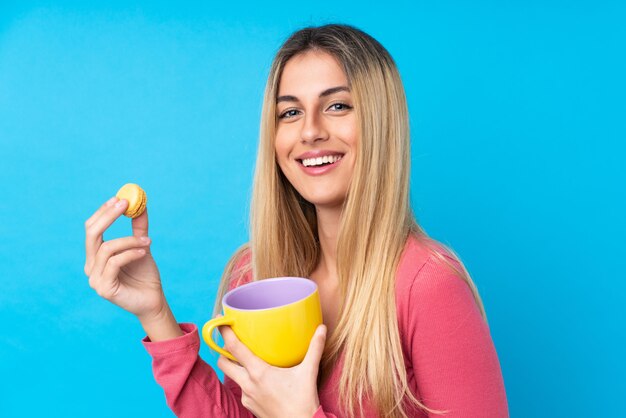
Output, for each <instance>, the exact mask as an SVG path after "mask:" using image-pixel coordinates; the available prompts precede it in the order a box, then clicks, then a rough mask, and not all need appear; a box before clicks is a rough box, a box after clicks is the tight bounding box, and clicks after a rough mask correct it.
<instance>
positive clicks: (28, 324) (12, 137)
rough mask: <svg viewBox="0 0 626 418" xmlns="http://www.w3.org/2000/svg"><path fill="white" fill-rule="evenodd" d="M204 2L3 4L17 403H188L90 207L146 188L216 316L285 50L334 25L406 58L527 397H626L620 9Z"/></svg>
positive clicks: (563, 400) (443, 185)
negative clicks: (159, 373)
mask: <svg viewBox="0 0 626 418" xmlns="http://www.w3.org/2000/svg"><path fill="white" fill-rule="evenodd" d="M197 3H198V4H193V3H188V4H186V5H184V6H176V7H174V6H172V5H168V4H165V3H164V4H159V3H157V2H148V1H145V2H126V1H125V2H122V1H118V2H110V3H109V4H108V5H107V6H106V7H105V6H94V7H90V6H89V7H87V6H85V5H84V4H83V3H79V2H56V4H52V3H49V4H46V3H42V2H39V3H26V2H17V1H16V2H8V3H7V2H6V1H3V2H1V3H0V192H1V197H2V198H1V199H0V238H1V239H0V324H1V327H0V376H2V377H3V378H2V379H1V380H0V416H3V417H4V416H6V417H17V416H35V415H47V416H55V417H56V416H58V417H68V416H70V417H82V416H92V417H111V416H121V417H131V416H155V417H170V416H172V414H171V412H169V409H168V408H167V406H166V405H165V402H164V398H163V395H162V391H161V389H160V388H159V387H158V386H157V385H156V383H155V382H154V380H153V377H152V374H151V367H150V358H149V356H148V355H147V353H146V352H145V351H144V349H143V347H142V345H141V344H140V339H141V338H142V337H143V331H142V329H141V327H140V326H139V323H138V322H137V320H136V319H135V318H134V317H133V316H132V315H131V314H128V313H126V312H124V311H121V310H120V309H119V308H117V307H115V306H113V305H111V304H109V303H108V302H106V301H104V300H102V299H100V298H99V297H98V296H97V295H96V294H95V292H93V291H92V289H91V288H90V287H89V286H88V283H87V278H86V277H85V275H84V273H83V264H84V221H85V220H86V219H87V218H88V217H89V216H90V215H91V213H92V212H93V211H95V210H96V209H97V207H98V206H99V205H100V204H102V203H103V202H104V201H105V200H107V199H108V198H109V197H111V196H112V195H113V194H114V193H115V192H116V191H117V189H118V188H119V187H120V186H121V185H122V184H124V183H126V182H137V183H139V184H141V185H142V186H143V187H144V188H145V189H146V190H147V192H148V196H149V207H150V224H151V225H150V226H151V233H150V235H151V237H152V239H153V245H152V248H153V253H154V256H155V258H156V260H157V262H158V265H159V268H160V270H161V276H162V279H163V282H164V287H165V291H166V294H167V296H168V298H169V301H170V304H171V305H172V309H173V311H174V313H175V314H176V316H177V319H178V320H179V321H181V322H182V321H188V322H195V323H197V324H202V323H203V322H204V321H205V320H207V319H208V318H209V317H210V309H211V307H212V304H213V300H214V294H215V291H216V287H217V283H218V280H219V277H220V274H221V271H222V268H223V267H224V264H225V263H226V261H227V259H228V257H229V255H230V254H231V253H232V251H233V250H234V249H235V248H237V247H238V246H239V245H240V244H241V243H242V242H244V241H246V236H247V230H246V224H247V214H248V198H249V194H250V188H251V180H252V172H253V166H254V159H255V153H256V145H257V135H258V126H259V116H260V109H261V100H262V92H263V88H264V83H265V77H266V75H267V72H268V69H269V65H270V62H271V59H272V56H273V53H274V52H275V51H276V50H277V48H278V47H279V45H280V44H281V42H282V41H283V40H284V39H285V38H286V37H287V36H288V35H289V34H290V33H291V32H292V31H294V30H296V29H299V28H300V27H302V26H304V25H307V24H323V23H329V22H342V23H350V24H353V25H356V26H357V27H360V28H362V29H363V30H365V31H366V32H368V33H370V34H371V35H373V36H374V37H376V38H377V39H378V40H379V41H380V42H381V43H382V44H383V45H385V46H386V47H387V49H388V50H389V51H390V52H391V54H392V55H393V56H394V58H395V59H396V61H397V64H398V66H399V68H400V71H401V75H402V78H403V80H404V83H405V87H406V89H407V95H408V101H409V109H410V113H411V128H412V139H413V148H412V156H413V166H412V167H413V168H412V201H413V204H414V206H415V211H416V214H417V216H418V219H419V221H420V222H421V224H422V226H423V227H424V228H425V230H426V231H427V232H428V233H430V234H431V235H432V236H433V237H435V238H437V239H439V240H441V241H442V242H445V243H446V244H448V245H450V246H452V247H453V248H454V249H455V250H456V251H457V252H458V253H459V255H460V256H461V258H462V260H463V261H464V262H465V263H466V266H467V267H468V269H469V271H470V273H471V274H472V276H473V278H474V281H475V282H476V284H477V286H478V288H479V291H480V292H481V295H482V297H483V300H484V303H485V306H486V309H487V314H488V316H489V323H490V327H491V332H492V336H493V339H494V342H495V345H496V348H497V350H498V353H499V357H500V362H501V365H502V370H503V374H504V378H505V384H506V388H507V393H508V398H509V405H510V410H511V415H512V416H514V417H557V416H558V417H575V416H576V417H578V416H580V417H588V416H620V415H621V416H625V415H626V407H625V406H624V403H623V400H622V399H621V398H623V395H624V393H626V385H625V383H624V375H625V374H626V366H625V362H624V359H623V354H624V350H623V348H622V345H623V344H624V342H625V340H626V338H625V326H624V319H625V318H624V317H625V315H624V313H625V310H624V307H623V305H624V304H623V297H624V294H625V290H626V285H625V284H624V283H625V280H624V279H626V274H625V273H624V272H625V271H626V269H625V267H626V266H625V262H624V258H625V257H624V256H623V252H624V249H625V245H624V236H625V234H626V223H625V221H624V218H623V216H624V214H625V213H626V212H625V209H626V208H625V206H626V205H625V202H626V199H625V197H624V192H625V180H626V175H625V170H624V168H623V160H624V159H625V151H626V147H625V146H624V141H625V140H626V127H625V116H626V101H625V100H624V97H625V96H626V82H625V77H624V74H626V54H625V53H624V51H625V49H624V45H625V41H626V29H625V28H626V25H624V21H625V20H626V19H625V17H626V6H624V4H623V3H622V4H619V2H617V1H615V2H592V1H587V2H565V1H563V2H545V1H544V2H540V1H526V2H516V3H514V2H500V1H478V2H462V1H450V0H448V1H441V2H417V3H415V4H413V5H410V6H409V5H403V4H401V3H397V4H396V3H394V6H393V7H384V6H382V5H381V4H379V3H372V4H370V5H367V4H366V5H363V2H361V1H359V2H340V3H337V2H312V3H311V2H306V3H305V4H304V5H303V4H301V3H298V2H281V3H275V4H274V5H273V6H272V7H269V6H266V7H261V6H258V5H252V4H249V5H246V4H242V3H240V2H236V3H233V5H232V6H230V5H229V4H230V3H231V2H225V3H223V4H210V5H208V4H206V5H200V4H199V3H200V2H197ZM202 3H209V2H202ZM227 3H228V4H227ZM79 4H82V5H79ZM389 4H390V5H391V4H392V3H389ZM620 164H621V165H622V166H621V167H620ZM129 234H130V221H129V220H128V219H126V218H122V219H120V220H118V221H117V222H116V223H115V224H114V225H113V226H112V227H111V228H110V230H108V231H107V233H106V234H105V239H111V238H117V237H122V236H126V235H129ZM201 355H202V356H203V357H204V358H205V359H207V360H208V361H210V362H212V363H213V364H215V360H216V357H215V356H214V355H213V354H212V353H210V352H209V350H208V348H207V347H206V346H205V345H204V344H203V346H202V350H201Z"/></svg>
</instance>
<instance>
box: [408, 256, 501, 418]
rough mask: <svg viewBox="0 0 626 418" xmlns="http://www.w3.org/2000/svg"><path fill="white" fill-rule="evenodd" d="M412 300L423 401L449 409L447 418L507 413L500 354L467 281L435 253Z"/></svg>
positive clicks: (413, 358)
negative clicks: (442, 262)
mask: <svg viewBox="0 0 626 418" xmlns="http://www.w3.org/2000/svg"><path fill="white" fill-rule="evenodd" d="M450 260H452V259H450ZM453 262H454V263H456V266H457V267H459V266H460V265H459V264H458V262H457V261H456V260H453ZM410 301H411V304H410V306H409V329H411V330H412V334H411V336H410V341H409V344H410V351H411V361H412V363H413V370H414V373H415V378H416V383H417V387H418V389H419V392H420V396H421V398H422V401H423V403H425V405H426V406H427V407H429V408H431V409H437V410H447V411H449V412H448V413H447V414H446V415H445V416H446V418H457V417H463V418H473V417H476V418H503V417H508V416H509V413H508V406H507V400H506V392H505V388H504V381H503V378H502V372H501V370H500V364H499V361H498V356H497V353H496V350H495V347H494V344H493V341H492V339H491V335H490V332H489V327H488V325H487V323H486V322H485V320H484V319H483V317H482V315H481V313H480V310H479V308H478V305H477V304H476V302H475V300H474V296H473V294H472V291H471V289H470V288H469V286H468V285H467V283H465V281H464V280H462V279H461V278H459V277H458V276H457V275H455V274H454V273H453V272H452V271H450V270H449V269H448V268H447V266H446V265H444V264H441V263H438V262H436V261H435V259H434V258H433V257H432V256H431V257H430V258H429V259H428V260H427V262H426V264H424V266H423V267H422V268H421V269H420V271H419V272H418V273H417V275H416V277H415V279H414V281H413V284H412V286H411V291H410ZM432 416H433V417H436V416H440V415H432Z"/></svg>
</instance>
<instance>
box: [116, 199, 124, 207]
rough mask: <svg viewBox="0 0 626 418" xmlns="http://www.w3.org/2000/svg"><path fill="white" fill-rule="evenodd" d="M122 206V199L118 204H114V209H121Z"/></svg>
mask: <svg viewBox="0 0 626 418" xmlns="http://www.w3.org/2000/svg"><path fill="white" fill-rule="evenodd" d="M123 204H124V199H122V200H120V201H119V202H117V203H116V204H115V207H116V208H121V207H122V205H123Z"/></svg>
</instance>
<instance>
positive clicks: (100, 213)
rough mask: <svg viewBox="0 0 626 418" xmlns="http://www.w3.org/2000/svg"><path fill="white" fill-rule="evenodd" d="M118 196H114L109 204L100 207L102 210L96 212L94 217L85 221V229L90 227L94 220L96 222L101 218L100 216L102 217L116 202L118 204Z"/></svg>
mask: <svg viewBox="0 0 626 418" xmlns="http://www.w3.org/2000/svg"><path fill="white" fill-rule="evenodd" d="M117 200H118V199H117V196H113V197H112V198H111V199H109V200H108V201H107V202H105V203H104V204H103V205H102V206H100V208H99V209H98V210H97V211H95V212H94V214H93V215H91V217H90V218H89V219H87V220H86V221H85V227H88V226H90V225H91V224H92V223H93V221H94V220H96V219H97V218H99V217H100V215H102V213H103V212H104V211H105V210H106V209H107V208H109V207H111V206H113V204H114V203H115V202H117Z"/></svg>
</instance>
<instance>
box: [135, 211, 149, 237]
mask: <svg viewBox="0 0 626 418" xmlns="http://www.w3.org/2000/svg"><path fill="white" fill-rule="evenodd" d="M131 224H132V226H133V235H134V236H136V237H147V236H148V207H146V209H145V210H144V211H143V213H142V214H141V215H139V216H137V217H136V218H135V219H133V220H132V222H131Z"/></svg>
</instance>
